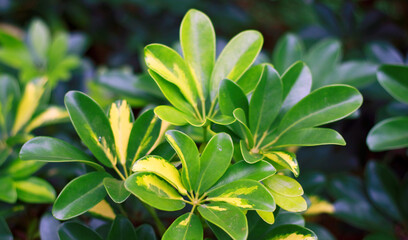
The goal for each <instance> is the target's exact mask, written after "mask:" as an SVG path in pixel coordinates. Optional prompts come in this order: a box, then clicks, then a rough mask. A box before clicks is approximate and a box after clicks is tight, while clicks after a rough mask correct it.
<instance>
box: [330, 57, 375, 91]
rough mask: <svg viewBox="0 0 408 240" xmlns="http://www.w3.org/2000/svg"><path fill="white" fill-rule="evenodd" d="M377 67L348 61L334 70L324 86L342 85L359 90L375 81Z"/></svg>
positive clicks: (361, 62) (368, 63) (364, 62)
mask: <svg viewBox="0 0 408 240" xmlns="http://www.w3.org/2000/svg"><path fill="white" fill-rule="evenodd" d="M377 68H378V65H377V64H374V63H370V62H366V61H348V62H344V63H342V64H341V65H339V66H338V67H337V68H335V70H334V72H333V74H330V78H326V84H331V83H342V84H348V85H351V86H353V87H357V88H361V87H364V86H366V85H368V84H370V83H372V82H374V81H375V78H376V76H375V75H376V72H377Z"/></svg>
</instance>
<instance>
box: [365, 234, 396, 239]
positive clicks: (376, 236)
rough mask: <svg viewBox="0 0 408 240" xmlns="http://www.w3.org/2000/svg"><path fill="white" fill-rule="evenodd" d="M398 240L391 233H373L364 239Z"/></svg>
mask: <svg viewBox="0 0 408 240" xmlns="http://www.w3.org/2000/svg"><path fill="white" fill-rule="evenodd" d="M383 239H387V240H397V238H396V237H395V236H394V235H393V234H389V233H371V234H368V235H366V236H365V237H364V239H363V240H383Z"/></svg>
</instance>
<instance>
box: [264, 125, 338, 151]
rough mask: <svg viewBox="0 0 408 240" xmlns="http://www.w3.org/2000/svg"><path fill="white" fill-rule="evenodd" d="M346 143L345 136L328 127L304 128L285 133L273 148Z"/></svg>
mask: <svg viewBox="0 0 408 240" xmlns="http://www.w3.org/2000/svg"><path fill="white" fill-rule="evenodd" d="M328 144H333V145H341V146H344V145H346V142H345V141H344V139H343V137H342V136H341V135H340V134H339V133H338V132H336V131H335V130H332V129H328V128H303V129H298V130H294V131H289V132H287V133H285V134H283V135H282V136H281V137H280V138H279V139H278V140H277V141H276V142H275V143H274V144H272V146H271V148H284V147H291V146H319V145H328Z"/></svg>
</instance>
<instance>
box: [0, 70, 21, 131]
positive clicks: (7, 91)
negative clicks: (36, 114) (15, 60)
mask: <svg viewBox="0 0 408 240" xmlns="http://www.w3.org/2000/svg"><path fill="white" fill-rule="evenodd" d="M19 99H20V87H19V85H18V82H17V80H16V79H15V78H13V77H11V76H8V75H1V76H0V136H1V134H8V133H9V131H10V130H11V128H12V126H13V124H14V117H15V114H16V110H17V105H18V101H19Z"/></svg>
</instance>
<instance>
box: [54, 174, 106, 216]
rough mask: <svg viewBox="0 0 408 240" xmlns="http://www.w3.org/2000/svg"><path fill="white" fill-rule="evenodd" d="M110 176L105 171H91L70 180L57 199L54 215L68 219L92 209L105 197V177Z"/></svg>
mask: <svg viewBox="0 0 408 240" xmlns="http://www.w3.org/2000/svg"><path fill="white" fill-rule="evenodd" d="M108 176H109V175H108V174H107V173H105V172H91V173H88V174H85V175H82V176H79V177H77V178H75V179H74V180H72V181H71V182H69V183H68V184H67V185H66V186H65V187H64V189H62V191H61V193H60V194H59V195H58V197H57V199H56V200H55V202H54V206H53V208H52V215H54V217H55V218H57V219H60V220H67V219H71V218H74V217H76V216H79V215H81V214H83V213H85V212H86V211H88V210H89V209H91V208H92V207H93V206H95V205H96V204H98V203H99V202H100V201H102V199H104V198H105V196H106V190H105V188H104V186H103V179H104V178H105V177H108Z"/></svg>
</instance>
